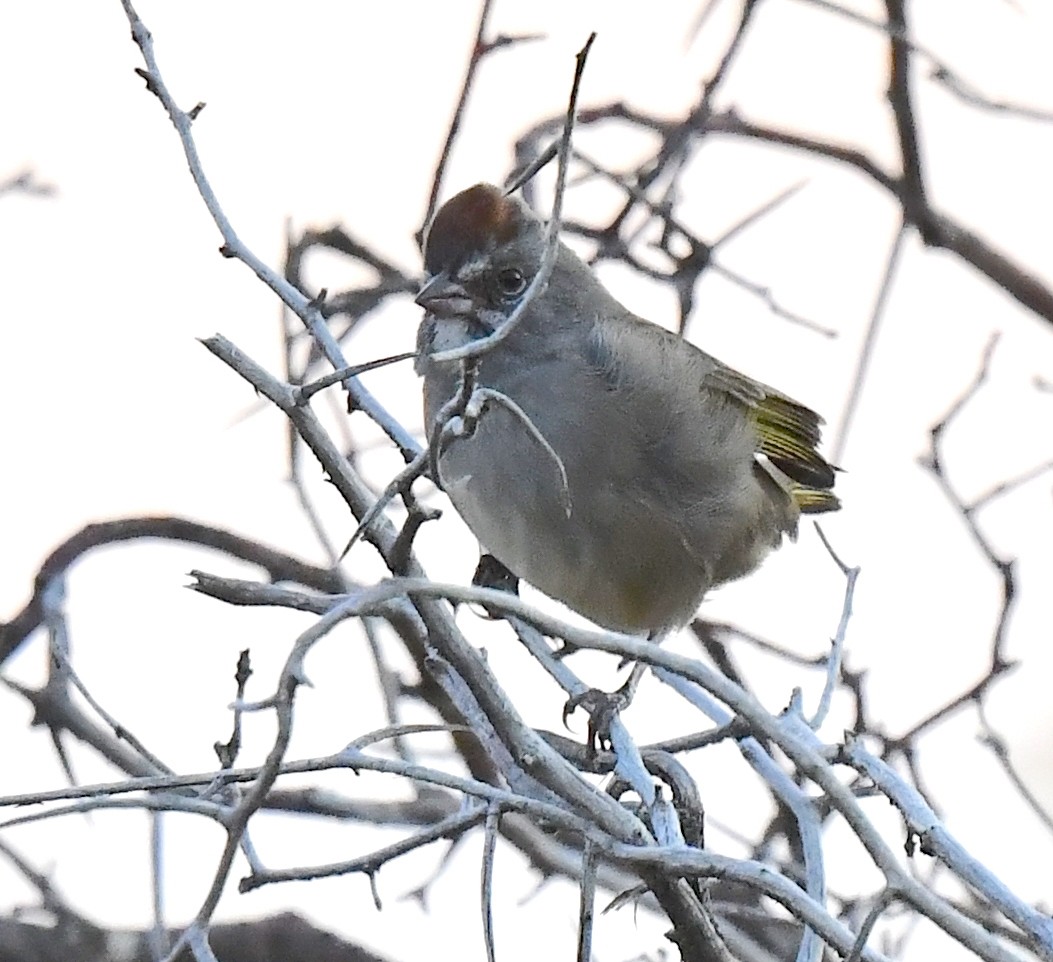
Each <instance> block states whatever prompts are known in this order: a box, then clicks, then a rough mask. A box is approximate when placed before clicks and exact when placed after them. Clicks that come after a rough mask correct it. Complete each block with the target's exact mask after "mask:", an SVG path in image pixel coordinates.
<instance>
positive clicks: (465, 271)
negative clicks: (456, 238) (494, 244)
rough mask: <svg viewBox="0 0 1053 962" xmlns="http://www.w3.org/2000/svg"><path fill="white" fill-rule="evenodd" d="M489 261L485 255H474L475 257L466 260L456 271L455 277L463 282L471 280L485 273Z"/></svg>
mask: <svg viewBox="0 0 1053 962" xmlns="http://www.w3.org/2000/svg"><path fill="white" fill-rule="evenodd" d="M489 264H490V261H489V259H488V258H487V256H486V255H485V254H476V255H475V257H472V258H470V259H469V260H466V261H465V262H464V263H463V264H462V265H461V266H460V267H459V268H458V269H457V276H458V277H460V278H464V279H465V280H471V279H473V278H476V277H479V276H480V275H481V274H484V273H486V271H487V269H488V267H489Z"/></svg>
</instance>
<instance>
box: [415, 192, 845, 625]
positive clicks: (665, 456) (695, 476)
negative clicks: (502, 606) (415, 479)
mask: <svg viewBox="0 0 1053 962" xmlns="http://www.w3.org/2000/svg"><path fill="white" fill-rule="evenodd" d="M545 249H546V229H545V225H544V224H543V223H542V222H541V221H540V220H539V218H538V217H537V216H536V215H535V214H534V213H533V212H532V211H531V210H530V209H529V208H528V207H527V206H526V204H525V203H523V202H522V201H521V200H519V199H518V198H515V197H510V196H505V195H504V193H503V192H502V191H501V190H499V189H498V188H496V187H493V186H490V185H488V184H478V185H476V186H475V187H471V188H469V189H468V190H465V191H463V192H462V193H460V194H458V195H457V196H455V197H453V198H452V199H451V200H449V201H448V202H447V203H446V204H445V205H444V206H443V207H442V208H441V209H440V210H439V212H438V213H437V214H436V216H435V218H434V220H433V221H432V224H431V227H430V229H429V231H428V235H427V241H426V245H425V257H424V266H425V270H426V272H427V275H428V277H427V280H426V281H425V283H424V286H423V288H422V289H421V291H420V293H419V294H418V296H417V303H418V304H420V305H421V306H422V307H423V308H424V310H425V316H424V320H423V322H422V323H421V326H420V330H419V331H418V335H417V348H418V357H417V362H416V369H417V372H418V373H419V374H421V375H423V377H424V409H425V423H426V425H427V426H428V431H429V440H430V442H431V444H432V451H433V455H434V456H435V463H436V465H437V468H438V470H437V472H435V473H437V474H438V477H436V478H435V480H436V482H437V483H438V484H439V485H440V486H441V487H442V488H443V490H445V492H446V493H447V495H448V496H449V498H450V500H451V501H452V502H453V504H454V507H456V509H457V511H458V512H459V513H460V514H461V516H462V517H463V518H464V520H465V521H466V522H467V524H468V527H469V528H471V530H472V532H473V533H474V534H475V536H476V537H477V538H478V539H479V541H480V542H481V544H482V545H483V546H484V547H485V548H486V549H487V550H489V551H490V552H491V553H492V554H493V555H494V556H496V558H497V559H498V560H499V561H501V562H502V563H503V564H504V565H505V566H506V567H507V568H508V569H509V570H510V571H512V572H513V573H514V574H515V575H518V576H519V577H521V578H523V579H525V580H526V581H528V582H530V583H531V584H532V585H534V586H535V587H537V588H539V589H540V590H541V591H543V592H544V593H545V594H548V595H550V596H552V597H553V598H556V599H558V600H560V601H562V602H564V603H565V604H567V605H568V606H570V607H571V608H573V609H574V610H576V611H578V612H579V613H581V614H582V615H585V616H586V617H587V618H589V619H590V620H592V621H594V622H596V623H597V624H598V625H601V626H603V627H605V628H611V629H614V630H619V631H626V632H633V633H640V632H647V633H650V634H654V635H657V634H660V633H662V632H664V631H667V630H669V629H672V628H676V627H679V626H681V625H683V624H685V623H687V622H688V621H689V620H690V619H691V617H692V616H693V615H694V614H695V611H696V610H697V608H698V605H699V603H700V601H701V600H702V597H703V595H704V594H705V593H706V592H707V591H708V590H709V589H710V588H712V587H714V586H716V585H719V584H722V583H724V582H727V581H731V580H733V579H735V578H740V577H742V576H743V575H745V574H747V573H748V572H750V571H752V570H753V569H754V568H755V567H756V566H757V565H758V564H759V563H760V562H761V560H762V559H763V558H764V556H765V555H766V554H767V553H768V552H769V551H771V550H772V549H773V548H776V547H778V546H779V545H780V543H781V542H782V539H783V536H784V535H789V536H790V537H791V538H792V537H794V535H795V534H796V531H797V522H798V518H799V516H800V514H801V512H822V511H833V510H835V509H837V508H838V507H839V501H838V499H837V497H836V496H835V495H834V494H833V493H832V491H831V489H832V487H833V485H834V469H833V468H832V467H831V466H830V465H829V464H828V463H827V462H826V461H825V460H824V459H823V458H822V456H821V455H819V454H818V452H817V450H816V447H817V445H818V443H819V426H820V424H821V423H822V422H821V419H820V418H819V417H818V416H817V415H816V414H815V413H814V412H813V411H811V410H809V409H808V408H807V407H805V406H804V405H803V404H799V403H798V402H797V401H794V400H793V399H792V398H789V397H787V396H786V395H785V394H782V393H781V392H779V391H776V390H774V389H773V388H770V387H767V386H766V385H764V384H761V383H759V382H757V381H754V380H752V379H751V378H749V377H746V376H745V375H743V374H739V373H738V372H737V371H734V370H732V369H731V368H730V367H727V366H726V365H724V364H722V363H721V362H720V361H718V360H717V359H716V358H714V357H711V356H710V355H708V354H706V353H705V352H704V351H701V350H699V349H698V348H697V347H695V346H694V345H693V344H691V343H690V342H688V341H686V340H684V339H683V338H682V337H679V336H678V335H676V334H674V333H671V332H669V331H667V330H665V329H664V328H661V327H659V326H658V325H656V324H652V323H650V322H648V321H645V320H643V319H642V318H639V317H637V316H636V315H635V314H633V313H631V312H630V311H628V310H627V309H626V308H624V307H623V306H622V305H621V304H619V303H618V302H617V301H616V300H615V299H614V298H613V297H612V296H611V295H610V294H609V293H608V292H607V291H606V290H605V289H604V288H603V286H602V285H601V284H600V282H599V280H598V279H597V278H596V277H595V276H594V274H593V273H592V271H591V270H590V269H589V268H588V267H587V266H586V265H585V264H584V263H583V262H582V261H581V260H580V259H579V258H578V257H577V255H575V254H574V253H573V252H572V251H571V250H570V249H569V248H567V247H566V246H564V245H563V244H559V246H558V248H557V250H556V253H555V260H554V262H553V263H552V267H551V274H550V275H549V277H548V281H547V283H546V284H545V285H544V286H543V287H542V288H541V289H539V290H537V291H532V292H531V295H532V296H530V297H529V299H528V300H527V302H526V304H525V306H524V307H523V308H522V310H521V311H520V315H518V316H517V318H516V319H515V320H514V327H513V328H512V329H511V330H510V331H509V332H507V336H506V337H505V338H504V339H503V340H500V341H499V342H498V343H494V344H492V345H491V346H490V348H489V349H488V350H485V351H484V352H483V353H481V354H480V355H479V356H478V357H477V358H474V359H472V360H469V361H464V360H456V359H454V360H442V359H441V358H436V355H437V354H439V353H440V352H443V351H448V350H451V349H454V348H458V347H462V346H463V345H466V344H468V343H470V342H473V341H476V340H479V339H482V338H485V337H487V336H488V335H490V334H493V333H494V332H495V331H498V330H500V329H501V328H502V326H503V325H505V324H507V323H508V321H509V319H510V318H511V317H512V315H513V311H515V310H516V309H517V307H518V306H519V305H520V302H521V301H523V299H524V298H525V297H527V291H528V288H529V287H530V284H531V281H532V280H533V279H534V277H535V276H536V275H537V274H538V272H539V270H541V269H542V264H543V260H544V255H545Z"/></svg>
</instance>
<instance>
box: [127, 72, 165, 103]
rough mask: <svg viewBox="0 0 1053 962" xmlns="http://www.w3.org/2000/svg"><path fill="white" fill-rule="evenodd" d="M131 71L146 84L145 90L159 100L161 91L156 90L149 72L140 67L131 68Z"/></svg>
mask: <svg viewBox="0 0 1053 962" xmlns="http://www.w3.org/2000/svg"><path fill="white" fill-rule="evenodd" d="M132 69H133V70H135V72H136V73H137V74H138V75H139V76H140V77H142V78H143V81H144V83H145V84H146V89H147V90H149V91H150V93H152V94H153V95H154V96H155V97H157V98H158V99H160V98H161V91H160V90H158V89H157V80H156V79H155V78H154V75H153V74H152V73H150V71H149V70H145V69H143V68H142V67H133V68H132Z"/></svg>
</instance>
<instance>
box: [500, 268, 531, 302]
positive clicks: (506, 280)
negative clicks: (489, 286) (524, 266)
mask: <svg viewBox="0 0 1053 962" xmlns="http://www.w3.org/2000/svg"><path fill="white" fill-rule="evenodd" d="M525 288H526V278H525V277H524V276H523V272H522V271H519V270H516V269H515V268H514V267H506V268H504V269H503V270H500V271H498V272H497V289H498V290H499V291H500V292H501V295H502V297H515V296H516V295H517V294H522V293H523V291H524V290H525Z"/></svg>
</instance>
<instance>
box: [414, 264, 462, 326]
mask: <svg viewBox="0 0 1053 962" xmlns="http://www.w3.org/2000/svg"><path fill="white" fill-rule="evenodd" d="M415 300H416V302H417V303H418V304H419V305H420V306H421V307H423V308H424V310H426V311H427V312H428V313H429V314H434V315H435V316H436V317H464V316H466V315H470V314H471V313H472V299H471V298H470V297H469V296H468V292H467V291H466V290H465V289H464V288H463V287H462V286H461V285H460V284H458V283H457V282H456V281H454V280H452V279H451V278H450V275H449V274H447V273H446V271H441V272H440V273H438V274H436V275H435V276H434V277H430V278H428V280H426V281H425V282H424V286H423V287H422V288H421V289H420V292H419V293H418V294H417V296H416V298H415Z"/></svg>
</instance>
